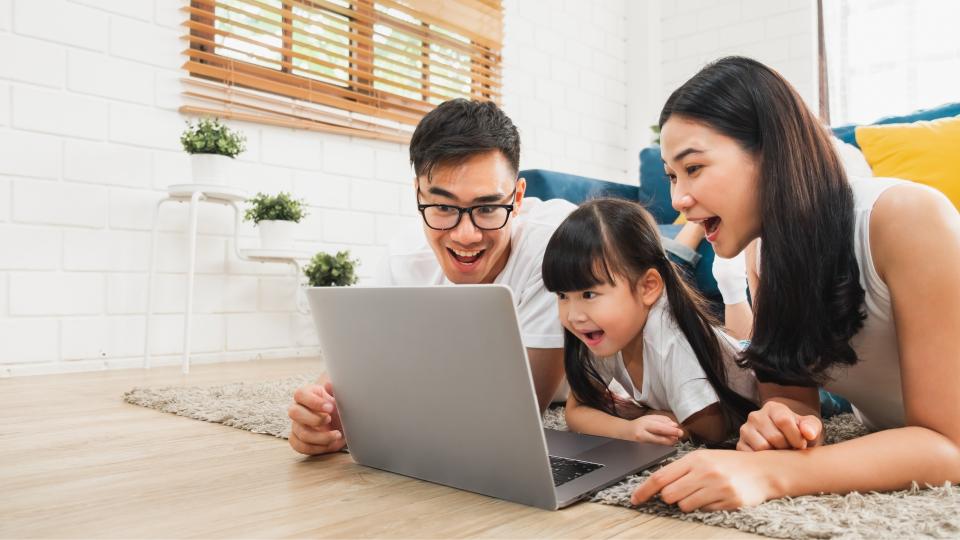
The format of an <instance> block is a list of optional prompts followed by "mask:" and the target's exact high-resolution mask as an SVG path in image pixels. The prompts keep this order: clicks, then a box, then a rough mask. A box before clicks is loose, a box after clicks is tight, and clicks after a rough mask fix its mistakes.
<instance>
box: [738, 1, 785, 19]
mask: <svg viewBox="0 0 960 540" xmlns="http://www.w3.org/2000/svg"><path fill="white" fill-rule="evenodd" d="M741 2H742V8H741V9H742V13H743V18H744V20H747V19H754V18H763V17H767V16H769V15H774V14H777V13H783V12H784V11H786V10H788V9H789V6H788V3H787V0H741Z"/></svg>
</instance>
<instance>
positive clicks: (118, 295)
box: [106, 274, 182, 315]
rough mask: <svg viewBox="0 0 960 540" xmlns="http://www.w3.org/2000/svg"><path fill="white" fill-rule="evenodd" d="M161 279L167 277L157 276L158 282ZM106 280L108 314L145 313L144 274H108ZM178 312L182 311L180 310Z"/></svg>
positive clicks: (145, 276)
mask: <svg viewBox="0 0 960 540" xmlns="http://www.w3.org/2000/svg"><path fill="white" fill-rule="evenodd" d="M161 277H167V276H165V275H163V274H157V279H158V280H159V279H160V278H161ZM106 279H107V313H108V314H111V315H117V314H127V313H145V312H146V310H147V275H146V274H108V275H107V278H106ZM180 311H182V308H181V310H180ZM154 312H155V313H156V312H157V310H156V308H154Z"/></svg>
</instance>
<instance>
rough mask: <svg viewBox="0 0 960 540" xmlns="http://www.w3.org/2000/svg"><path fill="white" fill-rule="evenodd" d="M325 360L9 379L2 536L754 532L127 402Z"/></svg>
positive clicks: (0, 451)
mask: <svg viewBox="0 0 960 540" xmlns="http://www.w3.org/2000/svg"><path fill="white" fill-rule="evenodd" d="M316 367H317V364H316V360H313V361H310V360H289V361H276V360H274V361H259V362H248V363H231V364H215V365H199V366H195V367H194V369H193V373H191V374H190V375H189V376H183V375H181V374H180V373H179V370H178V369H177V368H173V367H164V368H155V369H153V370H150V371H146V370H123V371H112V372H98V373H83V374H72V375H53V376H42V377H24V378H12V379H0V537H3V538H11V537H16V538H20V537H46V538H89V537H111V538H121V537H122V538H131V537H135V538H139V537H165V538H181V537H205V538H206V537H231V538H235V537H243V538H250V537H258V538H263V537H290V536H293V537H308V536H309V537H421V538H441V537H443V538H447V537H487V538H506V537H511V538H516V537H538V538H540V537H565V538H566V537H591V538H607V537H634V538H638V537H644V538H676V537H685V538H690V537H697V538H733V537H747V536H750V535H747V534H744V533H741V532H738V531H735V530H730V529H719V528H714V527H707V526H705V525H699V524H693V523H687V522H683V521H679V520H673V519H667V518H656V517H651V516H648V515H645V514H641V513H639V512H636V511H632V510H628V509H625V508H616V507H609V506H602V505H599V504H591V503H580V504H577V505H574V506H572V507H570V508H567V509H564V510H561V511H559V512H547V511H543V510H538V509H535V508H529V507H525V506H521V505H518V504H513V503H508V502H504V501H500V500H496V499H491V498H488V497H484V496H481V495H475V494H472V493H466V492H463V491H458V490H455V489H451V488H447V487H443V486H438V485H434V484H430V483H427V482H422V481H419V480H412V479H409V478H406V477H402V476H398V475H394V474H389V473H385V472H381V471H376V470H372V469H368V468H365V467H361V466H359V465H355V464H354V463H353V462H352V461H351V460H350V457H349V456H348V455H346V454H336V455H333V456H325V457H321V458H305V457H302V456H299V455H298V454H296V453H294V452H293V451H292V450H291V449H290V447H289V446H287V443H286V441H284V440H282V439H277V438H274V437H271V436H266V435H255V434H252V433H248V432H245V431H240V430H237V429H233V428H228V427H224V426H221V425H219V424H209V423H204V422H199V421H196V420H190V419H187V418H182V417H178V416H175V415H171V414H164V413H160V412H157V411H154V410H149V409H144V408H141V407H137V406H133V405H129V404H126V403H124V402H122V401H121V399H120V396H121V395H122V394H123V392H124V391H126V390H128V389H130V388H132V387H134V386H140V385H154V386H157V385H171V384H173V385H202V384H217V383H225V382H234V381H248V382H255V381H261V380H269V379H275V378H280V377H284V376H287V375H293V374H298V373H306V372H311V371H316Z"/></svg>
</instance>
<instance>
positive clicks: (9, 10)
mask: <svg viewBox="0 0 960 540" xmlns="http://www.w3.org/2000/svg"><path fill="white" fill-rule="evenodd" d="M12 24H13V0H0V30H2V31H7V30H9V29H10V26H11V25H12Z"/></svg>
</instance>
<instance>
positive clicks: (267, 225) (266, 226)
mask: <svg viewBox="0 0 960 540" xmlns="http://www.w3.org/2000/svg"><path fill="white" fill-rule="evenodd" d="M257 228H258V229H260V249H293V233H294V231H295V230H296V228H297V224H296V222H293V221H276V220H272V219H271V220H264V221H261V222H259V223H257Z"/></svg>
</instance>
